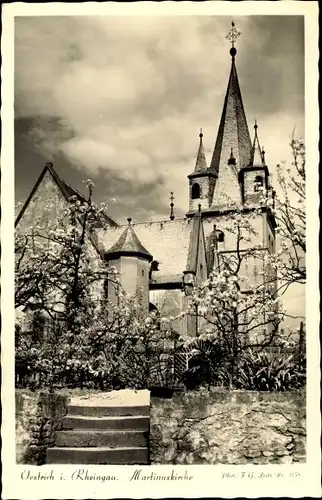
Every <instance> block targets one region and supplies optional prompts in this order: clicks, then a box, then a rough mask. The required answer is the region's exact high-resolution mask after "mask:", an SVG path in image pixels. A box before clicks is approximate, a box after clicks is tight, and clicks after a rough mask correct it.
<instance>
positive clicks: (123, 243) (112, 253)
mask: <svg viewBox="0 0 322 500" xmlns="http://www.w3.org/2000/svg"><path fill="white" fill-rule="evenodd" d="M128 222H129V224H128V226H127V227H126V228H125V229H124V231H123V233H122V234H121V236H120V237H119V239H118V240H117V242H116V243H115V244H114V245H113V246H112V247H111V248H110V249H109V250H108V251H107V252H106V253H105V257H106V258H108V259H112V258H115V257H120V256H122V255H128V256H138V257H143V258H145V259H147V260H149V261H152V260H153V257H152V255H151V254H150V253H149V252H148V250H147V249H146V248H145V247H144V246H143V245H142V243H141V242H140V240H139V238H138V237H137V235H136V233H135V231H134V229H133V227H132V226H131V219H128Z"/></svg>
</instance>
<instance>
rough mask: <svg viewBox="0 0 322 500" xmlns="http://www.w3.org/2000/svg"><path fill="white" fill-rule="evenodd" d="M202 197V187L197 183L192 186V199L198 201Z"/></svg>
mask: <svg viewBox="0 0 322 500" xmlns="http://www.w3.org/2000/svg"><path fill="white" fill-rule="evenodd" d="M200 196H201V189H200V186H199V184H197V183H195V184H193V185H192V189H191V198H192V199H193V200H195V199H197V198H200Z"/></svg>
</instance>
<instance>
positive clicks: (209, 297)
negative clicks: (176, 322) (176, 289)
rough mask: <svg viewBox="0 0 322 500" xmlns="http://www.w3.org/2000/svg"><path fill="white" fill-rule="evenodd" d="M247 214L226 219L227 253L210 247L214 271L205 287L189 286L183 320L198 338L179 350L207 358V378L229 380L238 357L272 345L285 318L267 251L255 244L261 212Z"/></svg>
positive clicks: (256, 209) (258, 208)
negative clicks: (223, 371)
mask: <svg viewBox="0 0 322 500" xmlns="http://www.w3.org/2000/svg"><path fill="white" fill-rule="evenodd" d="M248 209H249V211H248V212H247V214H245V212H244V211H243V210H242V209H239V208H238V207H235V210H234V212H232V213H231V214H230V216H229V220H228V221H227V225H226V233H227V234H229V235H230V237H229V240H230V242H231V245H230V248H231V250H230V251H219V250H218V246H217V245H216V243H215V247H214V263H215V266H214V270H213V271H212V272H211V273H210V275H209V277H208V279H207V280H206V281H204V282H203V283H199V284H197V285H196V286H194V288H193V290H192V293H191V295H190V297H189V303H188V309H187V313H186V314H188V315H191V316H195V318H196V319H197V329H198V332H197V333H198V335H197V339H196V338H191V339H188V340H187V341H185V346H186V347H187V348H195V347H197V348H198V351H199V354H200V351H203V354H204V353H205V351H207V352H208V354H207V356H208V358H209V359H208V361H209V363H208V365H209V369H211V370H213V371H214V373H213V375H212V378H213V376H214V375H216V376H217V377H218V376H219V373H220V369H219V368H220V366H221V367H223V366H225V367H226V368H227V370H228V371H229V372H230V374H231V377H232V380H235V379H236V377H237V374H236V366H237V364H238V359H239V357H240V355H241V353H242V352H244V351H246V350H247V349H249V348H252V349H257V350H258V349H261V350H263V349H264V348H265V347H267V346H271V345H274V344H275V345H276V344H277V343H278V341H279V325H280V322H281V320H282V319H283V316H284V314H285V313H284V311H283V310H282V307H281V304H280V302H279V299H278V297H277V293H276V290H277V288H276V271H275V268H274V266H272V265H271V260H270V254H269V250H268V249H266V248H265V247H264V243H263V242H259V236H258V234H257V231H256V225H257V224H256V221H258V220H260V219H259V218H260V217H262V210H263V206H262V205H261V206H258V205H257V206H252V207H248ZM267 210H269V207H267ZM207 356H206V357H207ZM204 357H205V356H204ZM210 358H212V360H211V359H210Z"/></svg>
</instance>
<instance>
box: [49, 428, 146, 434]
mask: <svg viewBox="0 0 322 500" xmlns="http://www.w3.org/2000/svg"><path fill="white" fill-rule="evenodd" d="M59 432H64V433H66V432H73V433H74V432H77V433H80V434H89V433H91V432H94V433H95V434H145V433H147V432H148V431H147V430H146V431H144V430H143V429H77V428H75V429H60V430H59V431H56V434H58V433H59Z"/></svg>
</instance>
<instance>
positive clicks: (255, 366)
mask: <svg viewBox="0 0 322 500" xmlns="http://www.w3.org/2000/svg"><path fill="white" fill-rule="evenodd" d="M191 353H192V356H191V358H190V360H189V366H188V369H187V370H186V371H185V373H184V375H183V382H184V385H185V387H186V388H187V389H188V390H193V389H198V388H199V387H201V386H206V385H208V386H210V385H217V386H218V385H219V386H224V387H229V388H231V389H244V390H255V391H287V390H294V389H298V388H300V387H302V386H303V385H304V384H305V379H306V366H305V365H306V363H305V357H304V356H303V355H302V356H298V354H296V353H291V354H290V353H289V352H288V353H286V351H285V350H283V349H282V348H278V347H277V348H274V349H273V348H272V349H270V348H266V349H263V350H258V349H257V350H256V349H251V348H248V349H246V350H245V351H240V352H239V353H238V355H237V356H236V357H234V358H233V357H232V356H230V355H229V353H228V352H226V351H225V349H224V347H223V346H222V345H220V344H219V343H218V342H217V343H214V342H209V341H208V342H205V341H200V340H198V339H196V341H195V342H193V343H192V344H191Z"/></svg>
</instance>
